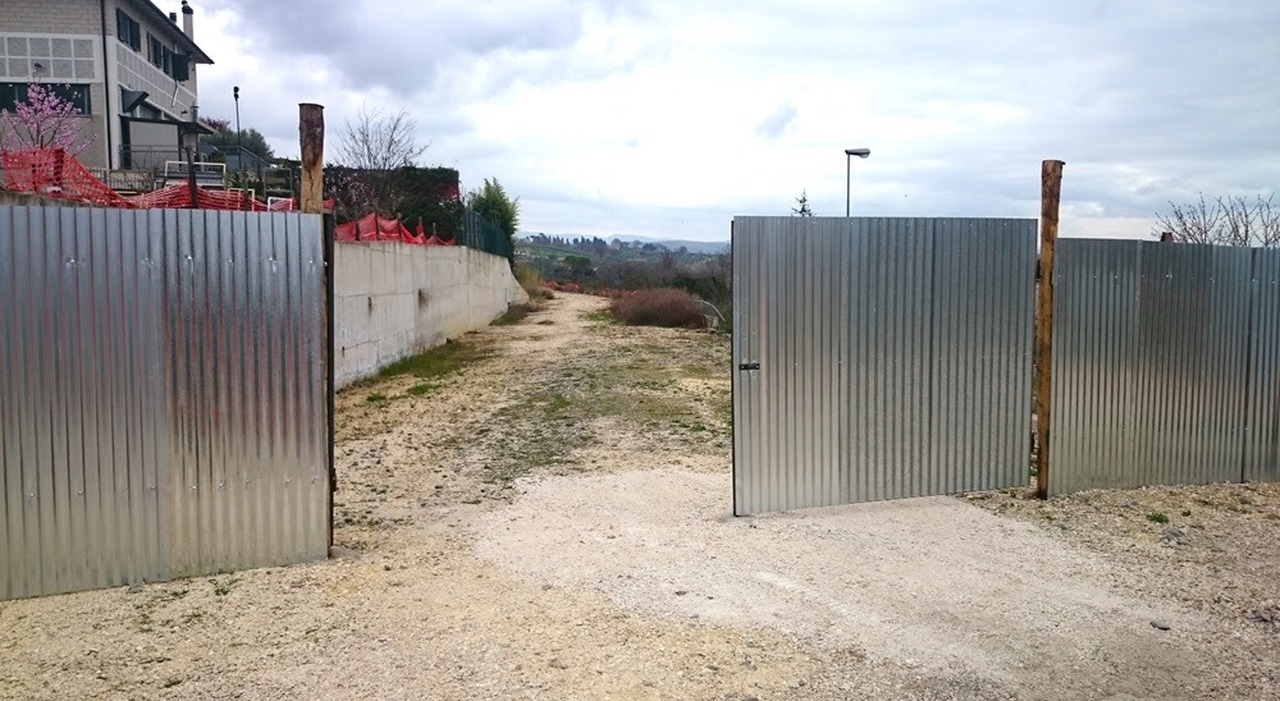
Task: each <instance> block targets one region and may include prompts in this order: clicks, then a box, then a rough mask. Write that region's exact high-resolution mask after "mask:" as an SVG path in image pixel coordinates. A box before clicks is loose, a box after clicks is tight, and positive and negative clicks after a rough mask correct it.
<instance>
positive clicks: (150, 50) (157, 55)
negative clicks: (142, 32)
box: [147, 32, 166, 70]
mask: <svg viewBox="0 0 1280 701" xmlns="http://www.w3.org/2000/svg"><path fill="white" fill-rule="evenodd" d="M165 51H166V49H165V48H164V44H163V43H161V42H160V40H159V39H157V38H155V37H154V36H152V35H151V34H150V33H149V32H148V33H147V60H148V61H150V62H151V65H153V66H155V67H156V68H160V69H162V70H163V69H164V52H165Z"/></svg>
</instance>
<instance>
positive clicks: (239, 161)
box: [231, 85, 244, 171]
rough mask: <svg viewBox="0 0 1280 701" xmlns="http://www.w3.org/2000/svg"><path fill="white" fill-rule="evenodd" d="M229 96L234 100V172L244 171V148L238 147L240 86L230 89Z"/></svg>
mask: <svg viewBox="0 0 1280 701" xmlns="http://www.w3.org/2000/svg"><path fill="white" fill-rule="evenodd" d="M231 96H232V97H234V98H235V100H236V170H238V171H240V170H244V147H242V146H241V145H240V86H239V85H237V86H235V87H233V88H231Z"/></svg>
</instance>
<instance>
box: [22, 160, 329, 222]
mask: <svg viewBox="0 0 1280 701" xmlns="http://www.w3.org/2000/svg"><path fill="white" fill-rule="evenodd" d="M0 164H2V165H3V166H4V188H5V189H6V190H11V191H13V192H25V193H31V194H36V195H43V196H45V197H50V198H56V199H62V200H71V201H74V202H87V203H89V204H92V205H95V206H98V207H120V208H124V209H193V207H192V202H191V185H190V184H188V183H177V184H174V185H169V186H167V187H163V188H160V189H159V190H155V191H153V192H148V193H146V194H142V195H135V196H133V197H125V196H123V195H121V194H120V193H118V192H116V191H115V190H112V189H111V188H110V187H108V186H107V184H106V183H104V182H102V181H101V180H99V179H98V178H96V177H94V175H93V173H90V172H89V171H88V170H87V169H86V168H85V167H84V166H83V165H81V164H80V161H78V160H76V159H75V157H74V156H71V155H68V154H67V152H66V151H63V150H62V149H55V148H46V149H28V150H25V151H5V152H3V153H0ZM324 208H325V211H328V212H332V211H333V198H329V199H327V200H325V201H324ZM194 209H221V210H238V211H245V212H293V211H297V209H298V203H297V200H296V199H294V198H287V199H283V200H278V201H276V202H272V203H271V204H270V205H268V204H266V203H265V202H262V201H261V200H258V199H255V198H254V197H252V196H251V195H250V194H249V193H248V192H247V191H244V190H210V189H206V188H203V187H197V188H196V201H195V207H194Z"/></svg>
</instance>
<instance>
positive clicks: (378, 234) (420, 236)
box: [333, 212, 454, 246]
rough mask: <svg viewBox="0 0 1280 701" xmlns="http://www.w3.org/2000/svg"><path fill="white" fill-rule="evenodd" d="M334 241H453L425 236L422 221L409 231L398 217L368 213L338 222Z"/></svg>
mask: <svg viewBox="0 0 1280 701" xmlns="http://www.w3.org/2000/svg"><path fill="white" fill-rule="evenodd" d="M333 240H334V241H351V242H355V241H360V242H371V241H395V242H397V243H413V244H418V245H420V246H452V245H454V242H453V241H445V240H444V239H441V238H439V237H437V236H431V237H430V238H428V237H427V235H426V233H425V232H424V231H423V228H422V223H421V222H419V223H418V233H417V234H413V233H410V231H409V230H408V229H406V228H405V227H404V225H403V224H401V223H400V220H399V219H388V218H386V217H380V216H378V215H377V214H376V213H372V212H371V213H369V214H366V215H365V216H363V217H361V218H360V219H357V220H356V221H352V222H347V223H345V224H339V225H337V226H335V227H334V228H333Z"/></svg>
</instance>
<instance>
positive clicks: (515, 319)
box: [493, 304, 537, 326]
mask: <svg viewBox="0 0 1280 701" xmlns="http://www.w3.org/2000/svg"><path fill="white" fill-rule="evenodd" d="M535 311H537V309H536V308H535V307H534V306H533V305H531V304H513V305H511V306H510V307H509V308H507V311H505V312H503V314H502V316H500V317H498V318H497V319H494V321H493V325H494V326H511V325H513V324H518V323H520V322H522V321H524V319H525V317H527V316H529V314H531V313H533V312H535Z"/></svg>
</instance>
